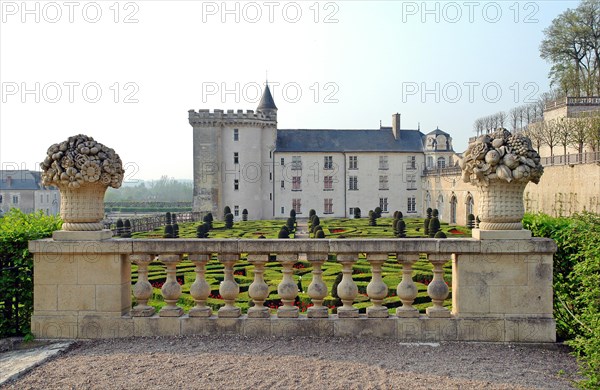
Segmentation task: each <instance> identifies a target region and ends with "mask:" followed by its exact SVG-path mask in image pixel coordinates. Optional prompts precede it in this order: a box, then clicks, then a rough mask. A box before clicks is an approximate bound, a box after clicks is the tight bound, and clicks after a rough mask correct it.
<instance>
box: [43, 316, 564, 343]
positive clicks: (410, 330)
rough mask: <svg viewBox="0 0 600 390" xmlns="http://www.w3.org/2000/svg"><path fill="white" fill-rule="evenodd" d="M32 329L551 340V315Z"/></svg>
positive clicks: (62, 323)
mask: <svg viewBox="0 0 600 390" xmlns="http://www.w3.org/2000/svg"><path fill="white" fill-rule="evenodd" d="M32 329H33V331H34V332H35V334H36V335H37V336H38V337H40V338H52V339H56V338H75V337H77V338H87V339H94V338H118V337H156V336H186V335H211V336H215V335H230V334H234V335H242V336H247V337H265V336H266V337H269V336H271V337H296V336H303V337H377V338H387V339H395V340H400V341H408V342H439V341H477V342H525V343H527V342H535V343H539V342H549V343H551V342H555V341H556V337H555V335H556V325H555V321H554V319H552V318H539V317H536V318H531V317H526V316H522V317H506V318H489V317H482V318H456V317H452V318H429V317H426V316H421V317H419V318H397V317H394V316H390V317H389V318H367V317H366V316H364V315H361V316H360V317H359V318H338V316H337V315H330V317H329V318H307V317H305V316H302V315H301V316H300V317H299V318H277V317H276V316H271V317H270V318H248V317H247V316H246V315H243V316H241V317H239V318H219V317H217V316H212V317H209V318H198V317H189V316H188V315H183V316H181V317H159V316H158V315H154V316H152V317H130V316H122V317H117V318H115V317H113V318H107V317H102V316H98V315H86V316H79V317H76V316H73V317H70V318H64V319H62V320H61V319H57V318H56V317H47V318H44V317H43V316H34V318H33V321H32Z"/></svg>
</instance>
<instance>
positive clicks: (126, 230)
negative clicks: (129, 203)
mask: <svg viewBox="0 0 600 390" xmlns="http://www.w3.org/2000/svg"><path fill="white" fill-rule="evenodd" d="M121 237H123V238H131V221H129V220H128V219H126V220H125V222H123V234H121Z"/></svg>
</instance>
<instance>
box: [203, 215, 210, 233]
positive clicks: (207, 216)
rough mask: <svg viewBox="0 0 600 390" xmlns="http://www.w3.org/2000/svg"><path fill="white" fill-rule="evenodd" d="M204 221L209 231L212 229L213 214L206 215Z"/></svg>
mask: <svg viewBox="0 0 600 390" xmlns="http://www.w3.org/2000/svg"><path fill="white" fill-rule="evenodd" d="M202 221H203V222H204V223H205V224H206V226H207V227H208V230H210V229H212V223H213V215H212V213H208V214H206V215H205V216H204V218H202Z"/></svg>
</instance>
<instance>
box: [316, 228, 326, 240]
mask: <svg viewBox="0 0 600 390" xmlns="http://www.w3.org/2000/svg"><path fill="white" fill-rule="evenodd" d="M315 238H325V232H323V229H319V230H317V233H315Z"/></svg>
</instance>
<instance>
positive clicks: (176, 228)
mask: <svg viewBox="0 0 600 390" xmlns="http://www.w3.org/2000/svg"><path fill="white" fill-rule="evenodd" d="M171 226H173V238H179V225H178V224H177V222H176V223H174V224H173V225H171Z"/></svg>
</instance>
